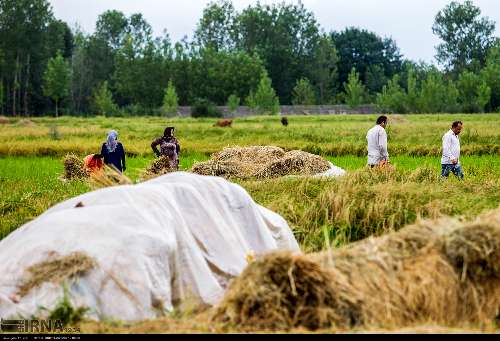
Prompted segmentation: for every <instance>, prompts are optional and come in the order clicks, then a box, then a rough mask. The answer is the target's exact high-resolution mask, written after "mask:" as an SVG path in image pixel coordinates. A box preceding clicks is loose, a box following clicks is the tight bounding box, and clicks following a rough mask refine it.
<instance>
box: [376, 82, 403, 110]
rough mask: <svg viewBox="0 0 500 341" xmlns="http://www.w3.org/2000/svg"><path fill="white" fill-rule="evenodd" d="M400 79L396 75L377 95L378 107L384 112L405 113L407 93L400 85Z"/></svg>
mask: <svg viewBox="0 0 500 341" xmlns="http://www.w3.org/2000/svg"><path fill="white" fill-rule="evenodd" d="M399 81H400V77H399V75H395V76H394V77H393V78H392V79H391V80H390V81H389V83H388V84H387V85H385V86H384V87H383V89H382V93H380V94H378V95H377V106H378V107H379V109H380V110H382V111H384V112H392V113H405V112H406V106H405V102H406V93H405V91H404V89H403V88H402V87H401V86H400V85H399Z"/></svg>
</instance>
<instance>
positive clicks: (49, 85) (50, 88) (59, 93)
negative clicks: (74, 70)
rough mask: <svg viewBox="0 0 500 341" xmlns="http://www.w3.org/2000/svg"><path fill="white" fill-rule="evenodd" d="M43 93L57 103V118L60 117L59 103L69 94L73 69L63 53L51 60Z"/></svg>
mask: <svg viewBox="0 0 500 341" xmlns="http://www.w3.org/2000/svg"><path fill="white" fill-rule="evenodd" d="M43 79H44V86H43V93H44V95H45V96H47V97H50V98H52V99H53V100H54V101H55V102H56V116H58V103H59V101H60V100H61V99H63V98H64V97H66V96H68V94H69V83H70V80H71V69H70V67H69V64H68V62H66V61H65V60H64V59H63V57H62V55H61V52H58V53H57V56H56V57H55V58H51V59H50V60H49V62H48V64H47V69H46V71H45V74H44V76H43Z"/></svg>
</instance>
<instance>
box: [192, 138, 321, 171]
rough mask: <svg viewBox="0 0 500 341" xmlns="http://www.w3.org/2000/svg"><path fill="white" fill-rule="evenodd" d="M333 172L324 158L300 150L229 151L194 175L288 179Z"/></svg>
mask: <svg viewBox="0 0 500 341" xmlns="http://www.w3.org/2000/svg"><path fill="white" fill-rule="evenodd" d="M329 168H330V164H329V163H328V161H326V160H325V159H323V158H322V157H320V156H317V155H313V154H310V153H306V152H303V151H300V150H293V151H290V152H285V151H284V150H283V149H281V148H279V147H272V146H253V147H234V148H225V149H224V150H222V151H221V152H218V153H215V154H213V155H212V158H211V159H210V160H209V161H207V162H200V163H196V164H195V165H194V166H193V168H192V172H194V173H196V174H200V175H212V176H222V177H235V178H241V179H247V178H260V179H265V178H276V177H281V176H285V175H316V174H319V173H323V172H326V171H327V170H328V169H329Z"/></svg>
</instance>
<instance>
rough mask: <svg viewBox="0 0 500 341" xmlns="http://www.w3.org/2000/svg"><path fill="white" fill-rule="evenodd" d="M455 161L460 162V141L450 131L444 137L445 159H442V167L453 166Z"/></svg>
mask: <svg viewBox="0 0 500 341" xmlns="http://www.w3.org/2000/svg"><path fill="white" fill-rule="evenodd" d="M453 160H457V161H458V162H459V160H460V139H459V138H458V136H457V135H455V133H454V132H453V130H451V129H450V130H449V131H448V132H447V133H446V134H444V136H443V157H442V158H441V164H442V165H451V164H453Z"/></svg>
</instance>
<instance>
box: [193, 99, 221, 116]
mask: <svg viewBox="0 0 500 341" xmlns="http://www.w3.org/2000/svg"><path fill="white" fill-rule="evenodd" d="M191 116H192V117H194V118H199V117H222V113H221V112H220V111H219V110H218V109H217V107H216V106H215V105H214V104H213V103H212V102H210V101H209V100H207V99H198V100H197V101H196V102H195V103H194V105H193V106H192V107H191Z"/></svg>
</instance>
